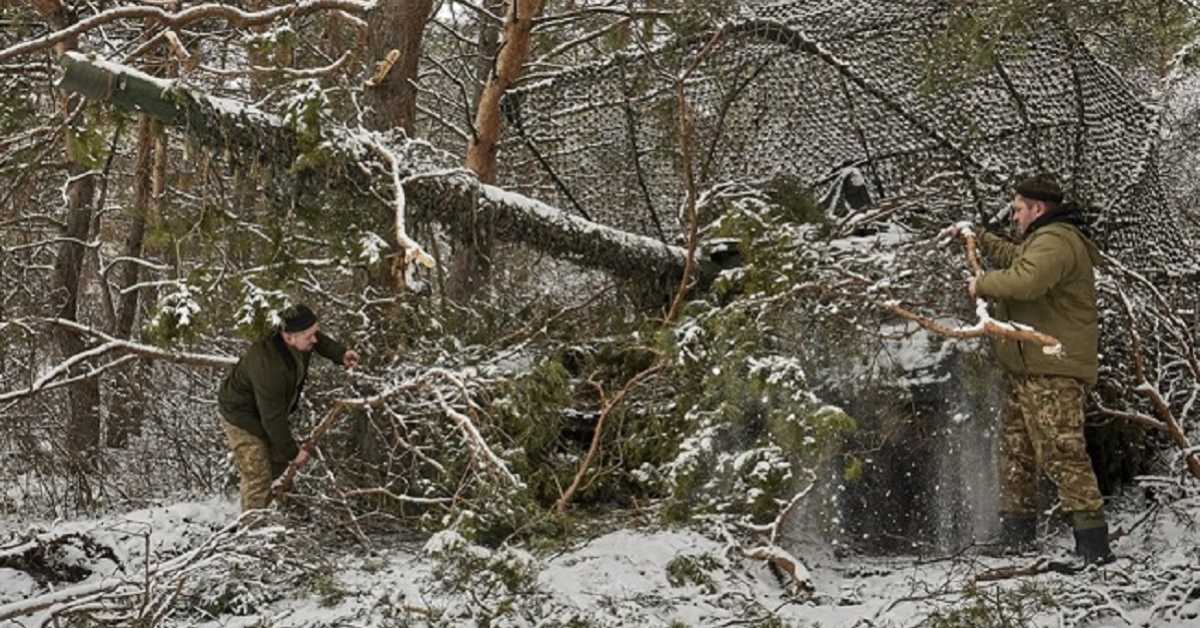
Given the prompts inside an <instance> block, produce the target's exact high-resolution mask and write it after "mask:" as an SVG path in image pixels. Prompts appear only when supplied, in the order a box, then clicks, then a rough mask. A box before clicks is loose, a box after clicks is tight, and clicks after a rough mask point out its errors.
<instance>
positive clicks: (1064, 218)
mask: <svg viewBox="0 0 1200 628" xmlns="http://www.w3.org/2000/svg"><path fill="white" fill-rule="evenodd" d="M1062 201H1063V194H1062V190H1061V189H1060V188H1059V186H1058V184H1057V183H1056V182H1055V180H1054V179H1053V178H1051V177H1049V176H1045V175H1042V176H1037V177H1033V178H1030V179H1025V180H1024V181H1021V182H1020V183H1019V184H1018V185H1017V186H1016V194H1015V195H1014V196H1013V200H1012V215H1011V218H1012V221H1013V223H1014V224H1015V226H1016V230H1017V235H1018V236H1019V238H1020V242H1019V243H1017V244H1013V243H1011V242H1009V241H1007V240H1005V239H1003V238H1001V237H999V236H997V235H995V234H991V233H985V234H983V235H982V236H981V237H980V239H979V245H980V249H981V250H982V251H983V253H984V254H985V255H987V256H988V258H989V259H990V260H992V262H994V264H995V265H996V267H997V268H998V269H999V270H995V271H991V272H985V273H981V274H979V275H978V276H975V277H972V278H971V279H969V280H968V284H967V290H968V292H969V293H970V295H971V298H977V297H985V298H989V299H992V300H994V301H995V303H996V314H995V317H996V318H997V319H999V320H1007V321H1012V322H1014V323H1021V324H1024V325H1028V326H1030V327H1033V328H1034V329H1036V330H1038V331H1040V332H1043V333H1046V334H1049V335H1051V336H1054V337H1055V338H1057V339H1058V340H1059V342H1061V343H1062V352H1061V354H1059V355H1047V354H1046V353H1044V352H1043V351H1042V348H1041V347H1040V346H1038V345H1036V344H1034V343H1031V342H1022V341H1018V340H1010V339H1006V338H997V339H996V340H995V341H994V346H995V350H996V356H997V358H998V359H999V361H1000V365H1001V366H1002V367H1003V368H1004V370H1005V372H1006V373H1007V375H1008V382H1009V394H1008V398H1007V400H1006V402H1005V407H1004V412H1003V416H1002V418H1001V437H1000V438H1001V440H1000V468H999V476H1000V519H1001V544H1002V546H1003V548H1004V549H1009V550H1014V551H1021V550H1024V549H1028V548H1030V547H1031V546H1032V545H1033V543H1034V540H1035V535H1036V522H1037V499H1036V498H1037V484H1038V477H1039V474H1038V472H1039V470H1040V471H1041V472H1044V473H1045V474H1046V475H1047V476H1049V478H1050V479H1051V480H1052V481H1053V482H1054V484H1055V486H1057V488H1058V497H1059V500H1060V501H1061V502H1062V508H1063V510H1064V511H1065V512H1066V513H1068V514H1069V515H1070V518H1071V525H1072V527H1073V528H1074V533H1075V548H1076V550H1075V551H1076V552H1077V553H1078V554H1079V555H1081V556H1082V557H1083V560H1084V562H1085V563H1086V564H1093V563H1099V564H1105V563H1108V562H1111V561H1112V560H1114V557H1113V555H1112V552H1111V551H1110V550H1109V539H1108V524H1107V523H1106V522H1105V519H1104V502H1103V501H1102V500H1101V497H1100V489H1099V487H1098V485H1097V482H1096V475H1095V473H1094V472H1093V471H1092V466H1091V461H1090V460H1089V458H1088V454H1087V446H1086V443H1085V441H1084V434H1083V403H1084V397H1085V395H1086V388H1085V387H1086V386H1090V385H1094V384H1095V383H1096V371H1097V366H1098V364H1099V356H1098V347H1097V345H1098V336H1099V333H1098V324H1097V320H1098V314H1097V308H1096V277H1095V272H1094V270H1093V269H1094V267H1095V265H1096V264H1097V263H1098V262H1099V261H1100V255H1099V252H1098V251H1097V249H1096V245H1095V244H1093V243H1092V241H1091V240H1090V239H1088V237H1087V236H1085V235H1084V233H1083V231H1082V230H1081V226H1082V225H1083V217H1082V215H1081V214H1080V212H1079V210H1078V209H1075V208H1074V207H1071V206H1068V205H1063V203H1062ZM953 232H957V230H954V231H953Z"/></svg>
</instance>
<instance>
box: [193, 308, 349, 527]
mask: <svg viewBox="0 0 1200 628" xmlns="http://www.w3.org/2000/svg"><path fill="white" fill-rule="evenodd" d="M280 319H281V322H280V326H279V328H278V329H276V330H273V331H272V332H271V333H270V334H268V335H267V336H266V337H264V338H262V339H261V340H259V341H258V342H256V343H254V344H253V345H252V346H251V347H250V348H249V349H248V350H247V351H246V353H245V354H244V355H242V357H241V359H239V360H238V363H237V365H236V366H234V367H233V368H231V369H230V370H229V374H228V375H227V376H226V377H225V380H224V381H222V382H221V387H220V389H218V391H217V402H218V407H219V408H220V415H221V418H222V421H221V422H220V423H221V427H222V429H224V431H225V440H226V442H227V443H228V445H229V449H230V451H232V452H233V459H234V462H235V463H236V464H237V468H238V475H239V476H240V477H241V482H240V489H241V491H240V492H241V502H242V512H245V511H247V510H252V509H255V508H264V507H266V505H267V502H268V501H269V499H270V497H269V496H270V492H271V482H272V481H273V480H274V479H275V478H278V477H279V476H280V475H281V474H283V472H284V471H285V470H286V469H287V466H288V463H289V462H290V461H291V460H293V459H294V458H296V457H297V455H298V454H300V451H301V450H300V448H299V446H298V445H297V444H296V440H295V438H293V436H292V430H291V425H290V424H289V422H288V415H290V414H291V413H292V411H293V410H295V409H296V406H297V405H298V404H299V402H300V392H301V391H302V390H303V389H304V380H305V378H306V376H307V375H308V365H309V361H310V360H311V359H312V353H313V352H314V351H315V352H316V353H318V354H320V355H321V356H323V357H325V358H326V359H328V360H330V361H333V362H337V363H339V364H341V365H343V366H345V367H346V368H347V369H350V368H354V367H355V366H356V365H357V364H358V360H359V356H358V353H357V352H356V351H354V350H352V349H347V348H346V347H344V346H342V345H341V344H340V343H339V342H337V341H336V340H334V339H333V338H331V337H329V336H328V335H326V334H324V333H322V332H321V330H320V326H319V325H318V323H317V315H316V314H315V313H313V311H312V310H311V309H309V308H308V307H307V306H304V305H294V306H292V307H289V308H287V309H285V310H284V311H283V312H281V313H280Z"/></svg>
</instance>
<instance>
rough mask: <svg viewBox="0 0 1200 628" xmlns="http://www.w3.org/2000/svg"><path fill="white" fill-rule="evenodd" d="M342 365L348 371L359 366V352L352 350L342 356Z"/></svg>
mask: <svg viewBox="0 0 1200 628" xmlns="http://www.w3.org/2000/svg"><path fill="white" fill-rule="evenodd" d="M342 365H343V366H345V367H346V368H348V369H352V368H354V367H356V366H358V352H357V351H355V350H354V349H350V350H348V351H346V353H344V354H342Z"/></svg>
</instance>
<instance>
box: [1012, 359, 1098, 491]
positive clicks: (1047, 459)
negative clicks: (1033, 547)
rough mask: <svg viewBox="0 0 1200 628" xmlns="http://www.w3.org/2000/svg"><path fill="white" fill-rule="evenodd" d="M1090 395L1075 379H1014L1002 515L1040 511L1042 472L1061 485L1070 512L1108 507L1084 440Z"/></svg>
mask: <svg viewBox="0 0 1200 628" xmlns="http://www.w3.org/2000/svg"><path fill="white" fill-rule="evenodd" d="M1084 394H1085V390H1084V385H1083V384H1082V383H1081V382H1080V381H1079V380H1077V379H1074V378H1071V377H1055V376H1045V375H1029V376H1023V377H1010V378H1009V393H1008V399H1007V401H1006V402H1005V405H1004V414H1003V416H1002V417H1001V432H1000V469H999V472H1000V473H999V474H1000V510H1001V511H1002V512H1012V513H1030V512H1036V511H1037V509H1038V504H1037V486H1038V479H1039V472H1042V473H1045V474H1046V475H1047V476H1048V477H1049V478H1050V480H1051V481H1052V482H1054V485H1055V486H1057V487H1058V499H1059V501H1061V502H1062V509H1063V510H1064V511H1066V512H1079V511H1089V512H1095V511H1099V510H1100V509H1101V508H1102V507H1103V505H1104V502H1103V501H1102V500H1101V498H1100V488H1099V486H1098V485H1097V483H1096V474H1095V472H1093V471H1092V464H1091V460H1090V459H1089V458H1088V454H1087V444H1086V442H1085V441H1084V437H1083V398H1084Z"/></svg>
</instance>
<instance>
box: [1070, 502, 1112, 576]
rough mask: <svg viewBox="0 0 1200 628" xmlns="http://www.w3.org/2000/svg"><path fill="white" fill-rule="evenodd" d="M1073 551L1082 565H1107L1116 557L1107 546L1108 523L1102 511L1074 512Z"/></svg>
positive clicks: (1072, 517)
mask: <svg viewBox="0 0 1200 628" xmlns="http://www.w3.org/2000/svg"><path fill="white" fill-rule="evenodd" d="M1071 519H1072V524H1073V525H1074V528H1075V553H1076V554H1079V556H1080V558H1082V559H1083V564H1084V565H1107V564H1109V563H1111V562H1113V561H1114V560H1116V559H1117V557H1116V556H1113V553H1112V550H1111V549H1109V547H1108V523H1107V522H1105V520H1104V513H1103V512H1075V513H1072V515H1071Z"/></svg>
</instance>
